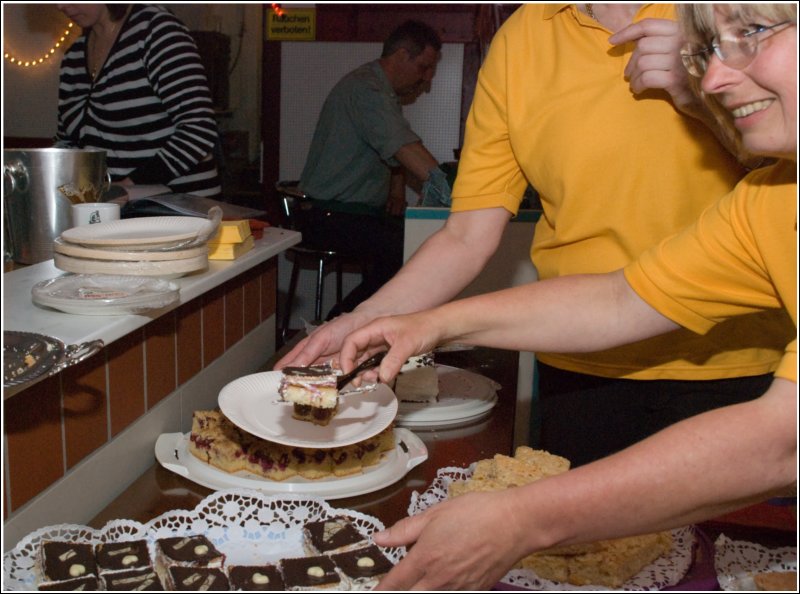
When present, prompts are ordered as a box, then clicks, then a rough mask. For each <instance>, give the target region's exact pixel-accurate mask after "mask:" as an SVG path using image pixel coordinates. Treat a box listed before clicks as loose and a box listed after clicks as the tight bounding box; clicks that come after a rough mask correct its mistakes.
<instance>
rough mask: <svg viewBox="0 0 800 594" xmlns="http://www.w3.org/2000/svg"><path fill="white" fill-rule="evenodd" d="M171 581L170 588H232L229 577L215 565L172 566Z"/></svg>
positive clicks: (194, 589)
mask: <svg viewBox="0 0 800 594" xmlns="http://www.w3.org/2000/svg"><path fill="white" fill-rule="evenodd" d="M169 582H170V583H169V586H170V590H179V591H190V592H198V591H201V590H202V591H208V590H230V584H229V583H228V578H227V577H226V576H225V574H224V573H223V572H222V570H221V569H217V568H215V567H180V566H175V567H170V568H169Z"/></svg>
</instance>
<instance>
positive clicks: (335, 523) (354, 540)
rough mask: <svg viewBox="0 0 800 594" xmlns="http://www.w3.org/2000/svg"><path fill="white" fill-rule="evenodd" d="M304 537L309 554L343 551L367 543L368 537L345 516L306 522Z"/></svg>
mask: <svg viewBox="0 0 800 594" xmlns="http://www.w3.org/2000/svg"><path fill="white" fill-rule="evenodd" d="M303 537H304V544H305V548H306V551H307V552H308V554H309V555H320V554H323V553H342V552H344V551H347V550H350V549H355V548H360V547H362V546H364V545H366V544H367V541H366V538H364V536H362V535H361V533H360V532H359V531H358V529H357V528H356V527H355V525H354V524H353V523H352V522H351V521H350V520H349V519H348V518H346V517H344V516H336V517H334V518H328V519H326V520H318V521H315V522H308V523H306V525H305V526H304V527H303Z"/></svg>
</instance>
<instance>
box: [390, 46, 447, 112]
mask: <svg viewBox="0 0 800 594" xmlns="http://www.w3.org/2000/svg"><path fill="white" fill-rule="evenodd" d="M398 52H399V54H400V55H399V60H398V77H397V80H396V81H395V87H394V90H395V92H396V93H397V94H398V95H399V96H400V97H413V98H414V99H416V98H417V97H419V95H421V94H422V93H423V92H429V91H430V87H431V81H432V80H433V77H434V76H435V75H436V65H437V64H438V63H439V60H440V59H441V57H442V55H441V53H440V52H438V51H436V50H435V49H433V48H432V47H431V46H429V45H428V46H426V47H425V50H424V51H423V52H422V53H421V54H419V55H418V56H417V57H416V58H412V57H411V55H410V54H409V52H408V50H406V49H405V48H402V49H399V50H398ZM410 102H413V100H412V101H409V103H410Z"/></svg>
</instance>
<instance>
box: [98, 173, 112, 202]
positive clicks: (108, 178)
mask: <svg viewBox="0 0 800 594" xmlns="http://www.w3.org/2000/svg"><path fill="white" fill-rule="evenodd" d="M110 189H111V172H110V171H109V170H108V169H106V181H105V183H104V184H103V189H102V191H101V192H100V195H101V196H102V195H103V194H105V193H106V192H108V191H109V190H110Z"/></svg>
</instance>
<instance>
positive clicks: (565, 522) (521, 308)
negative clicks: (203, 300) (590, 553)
mask: <svg viewBox="0 0 800 594" xmlns="http://www.w3.org/2000/svg"><path fill="white" fill-rule="evenodd" d="M679 12H680V15H681V22H682V25H683V26H684V28H685V30H686V35H687V39H690V40H692V43H690V44H688V45H686V46H685V47H684V48H683V50H682V52H681V53H682V57H683V61H684V64H685V65H686V68H687V70H688V72H689V73H690V74H691V75H692V76H694V77H696V78H698V79H699V84H700V86H701V88H702V91H703V92H704V93H705V95H706V99H707V101H708V102H709V104H710V107H712V108H713V109H715V110H717V111H718V112H719V113H720V114H721V115H720V117H721V119H722V121H723V123H726V122H727V123H728V125H731V126H733V127H735V130H736V131H737V132H738V134H739V135H740V136H741V140H742V144H743V146H744V147H745V149H747V150H748V151H750V152H752V153H754V154H759V155H763V156H768V157H772V158H775V159H777V160H778V161H777V163H776V164H775V165H773V166H770V167H768V168H764V169H760V170H756V171H753V172H752V173H750V174H749V175H748V176H747V177H745V178H744V179H743V180H742V181H741V182H740V183H739V184H738V185H737V186H736V188H735V189H734V190H733V192H731V193H730V194H729V195H727V196H725V197H724V198H722V199H721V200H719V201H718V202H716V203H715V204H712V205H711V206H710V207H709V208H708V209H707V210H706V211H705V212H704V213H703V214H702V215H701V217H700V219H699V220H698V221H697V222H696V223H695V224H694V225H692V226H691V227H689V228H688V229H687V230H685V231H683V232H681V233H679V234H677V235H675V236H673V237H671V238H668V239H666V240H664V241H663V242H662V243H661V244H659V245H658V246H656V247H655V248H653V249H651V250H650V251H648V252H646V253H644V254H643V255H642V256H641V257H640V258H639V259H638V260H637V261H635V262H633V263H631V264H629V265H628V266H626V267H625V268H623V269H622V270H619V271H616V272H612V273H608V274H592V275H575V276H565V277H561V278H555V279H550V280H547V281H540V282H537V283H533V284H530V285H526V286H522V287H516V288H512V289H508V290H504V291H500V292H496V293H491V294H487V295H481V296H477V297H473V298H470V299H465V300H461V301H455V302H452V303H449V304H446V305H442V306H440V307H437V308H435V309H432V310H429V311H425V312H420V313H414V314H409V315H404V316H395V317H389V318H381V319H378V320H376V321H374V322H372V323H371V324H369V325H367V326H365V327H363V328H361V329H359V330H356V331H354V332H353V333H351V334H350V335H349V336H348V337H347V338H346V339H345V341H344V343H343V346H342V350H341V360H340V361H341V365H342V369H343V370H344V371H345V372H347V371H348V370H350V369H352V368H353V367H354V365H355V362H356V361H358V360H360V359H361V358H362V357H363V356H364V355H365V353H366V354H370V353H372V352H376V351H378V350H384V349H385V348H386V346H388V347H389V351H388V352H387V354H386V356H385V357H384V359H383V361H382V363H381V365H380V369H379V375H380V377H381V379H382V380H384V381H386V380H388V379H390V378H391V377H393V376H394V375H395V374H396V373H397V372H398V370H399V369H400V367H401V365H402V364H403V362H405V361H406V359H407V358H408V357H409V356H410V355H413V354H415V353H422V352H425V351H429V350H431V349H432V348H433V347H435V346H437V345H442V344H447V343H450V342H461V343H467V344H479V345H485V346H492V347H499V348H507V349H519V350H531V351H538V350H546V351H551V352H590V351H592V350H596V349H604V348H609V347H613V346H616V345H622V344H626V343H630V342H633V341H637V340H641V339H643V338H646V337H650V336H655V335H658V334H664V333H668V332H670V331H673V330H675V329H678V328H680V327H685V328H688V329H690V330H692V331H694V332H697V333H700V334H703V333H706V332H708V331H709V330H711V328H713V327H714V326H715V325H716V324H717V323H719V322H721V321H723V320H725V319H727V318H731V317H735V316H739V315H748V314H750V315H756V314H758V313H759V312H763V311H767V310H779V309H781V308H782V309H784V310H785V311H786V313H787V314H788V316H789V318H790V319H791V321H792V322H793V323H794V325H795V329H796V325H797V278H796V266H797V260H796V249H795V248H796V241H797V204H796V198H797V178H796V161H797V137H796V135H795V131H796V129H797V119H796V118H797V115H796V114H797V94H796V83H797V78H796V77H797V75H796V73H797V37H796V30H795V27H796V24H797V7H796V5H794V4H791V5H789V4H784V5H778V4H772V5H770V4H750V5H721V4H717V5H714V4H709V5H684V6H681V7H680V8H679ZM787 30H788V31H789V33H786V31H787ZM796 416H797V340H796V335H795V338H794V340H791V342H789V344H787V345H786V349H785V353H784V356H783V359H782V361H781V363H780V365H779V366H778V369H777V370H776V371H775V374H774V379H773V381H772V383H771V385H770V386H769V388H768V389H767V390H766V392H765V393H764V394H763V395H762V396H761V397H759V398H757V399H755V400H752V401H748V402H744V403H741V404H734V405H731V406H726V407H723V408H719V409H717V410H713V411H710V412H707V413H703V414H700V415H697V416H694V417H691V418H689V419H687V420H684V421H681V422H679V423H676V424H674V425H672V426H671V427H668V428H667V429H665V430H663V431H661V432H659V433H657V434H655V435H653V436H652V437H649V438H647V439H645V440H644V441H641V442H639V443H637V444H635V445H633V446H631V447H629V448H627V449H625V450H623V451H621V452H619V453H617V454H614V455H612V456H609V457H607V458H604V459H602V460H599V461H597V462H594V463H591V464H587V465H585V466H581V467H579V468H576V469H574V470H571V471H569V472H566V473H563V474H560V475H557V476H553V477H548V478H545V479H542V480H540V481H537V482H536V483H533V484H530V485H526V486H523V487H517V488H513V489H508V490H506V491H502V492H496V493H472V494H468V495H465V496H462V497H458V498H456V499H453V500H449V501H446V502H443V503H441V504H438V505H436V506H434V507H432V508H430V509H429V510H427V511H426V512H424V513H422V514H420V515H418V516H414V517H411V518H406V519H404V520H402V521H400V522H398V523H397V524H396V525H394V526H393V527H391V528H389V529H388V530H386V531H384V532H382V533H378V534H376V535H375V541H376V543H377V544H379V545H381V546H399V545H410V544H412V543H413V544H414V546H413V547H412V548H411V549H410V551H409V553H408V555H407V556H406V557H405V558H404V559H403V560H402V561H401V562H400V563H399V564H398V565H397V566H396V567H395V568H394V569H393V570H392V571H391V572H390V573H389V574H388V575H387V576H386V578H384V580H382V582H381V584H380V586H379V587H380V588H381V589H387V590H399V589H424V590H437V589H457V588H470V589H481V588H487V587H490V586H491V585H493V584H494V583H495V582H496V581H497V580H498V579H500V578H501V577H502V576H503V575H504V574H505V573H506V571H507V570H508V569H509V568H510V567H511V566H512V565H513V563H514V562H515V561H516V560H518V559H520V558H521V557H522V556H524V555H526V554H528V553H529V552H532V551H536V550H541V549H543V548H547V547H551V546H555V545H564V544H572V543H581V542H590V541H593V540H598V539H604V538H615V537H619V536H625V535H632V534H641V533H645V532H651V531H656V530H663V529H667V528H671V527H676V526H681V525H685V524H690V523H694V522H697V521H700V520H703V519H707V518H710V517H714V516H716V515H719V514H721V513H724V512H726V511H730V510H733V509H736V508H739V507H742V506H744V505H747V504H749V503H752V502H755V501H760V500H763V499H765V498H767V497H769V496H772V495H774V494H776V493H781V492H785V491H786V490H787V489H791V488H793V485H794V484H795V482H796V478H797V475H796V469H797V423H796ZM734 461H735V462H734Z"/></svg>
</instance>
